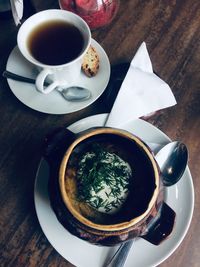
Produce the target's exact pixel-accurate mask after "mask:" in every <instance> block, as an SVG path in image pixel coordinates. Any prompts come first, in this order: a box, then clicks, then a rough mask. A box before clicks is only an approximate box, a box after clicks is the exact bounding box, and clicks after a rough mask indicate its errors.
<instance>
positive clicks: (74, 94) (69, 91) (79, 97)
mask: <svg viewBox="0 0 200 267" xmlns="http://www.w3.org/2000/svg"><path fill="white" fill-rule="evenodd" d="M3 77H5V78H9V79H12V80H15V81H20V82H26V83H31V84H35V79H31V78H27V77H23V76H21V75H18V74H15V73H13V72H10V71H7V70H6V71H4V72H3ZM45 85H49V83H47V82H45ZM56 90H57V91H58V92H59V93H61V95H62V96H63V97H64V98H65V99H66V100H68V101H83V100H87V99H89V98H90V97H91V92H90V91H89V90H88V89H86V88H83V87H79V86H71V87H67V88H64V87H57V88H56Z"/></svg>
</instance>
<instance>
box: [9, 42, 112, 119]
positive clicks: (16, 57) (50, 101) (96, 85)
mask: <svg viewBox="0 0 200 267" xmlns="http://www.w3.org/2000/svg"><path fill="white" fill-rule="evenodd" d="M91 44H92V46H94V47H95V49H96V50H97V53H98V54H99V57H100V68H99V71H98V73H97V75H96V76H95V77H92V78H89V77H87V76H86V75H84V74H83V73H81V75H80V79H79V80H78V81H77V84H76V85H77V86H80V87H85V88H88V89H89V90H90V91H91V93H92V97H91V98H90V99H88V100H85V101H80V102H69V101H67V100H65V99H64V98H63V97H62V96H61V94H60V93H59V92H57V91H53V92H51V93H49V94H48V95H44V94H42V93H40V92H38V91H37V90H36V87H35V85H34V84H28V83H24V82H19V81H14V80H12V79H7V81H8V84H9V86H10V89H11V91H12V92H13V94H14V95H15V96H16V97H17V98H18V99H19V100H20V101H21V102H22V103H23V104H25V105H26V106H28V107H30V108H32V109H34V110H37V111H40V112H43V113H48V114H67V113H71V112H75V111H78V110H81V109H83V108H85V107H87V106H89V105H90V104H92V103H93V102H94V101H95V100H97V98H99V97H100V96H101V94H102V93H103V92H104V90H105V88H106V86H107V84H108V81H109V78H110V62H109V59H108V57H107V55H106V53H105V51H104V50H103V48H102V47H101V46H100V45H99V44H98V43H97V42H96V41H95V40H94V39H92V43H91ZM6 69H7V70H8V71H11V72H14V73H16V74H19V75H22V76H25V77H29V78H35V77H36V76H37V73H38V71H37V69H36V67H35V66H34V65H33V64H31V63H30V62H28V61H27V60H26V59H25V58H24V57H23V56H22V54H21V53H20V51H19V49H18V47H17V46H16V47H15V48H14V49H13V50H12V52H11V54H10V56H9V58H8V62H7V66H6Z"/></svg>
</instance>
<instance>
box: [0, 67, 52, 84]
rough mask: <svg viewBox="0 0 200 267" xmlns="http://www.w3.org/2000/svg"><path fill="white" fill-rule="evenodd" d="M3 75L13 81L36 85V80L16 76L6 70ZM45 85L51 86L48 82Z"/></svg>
mask: <svg viewBox="0 0 200 267" xmlns="http://www.w3.org/2000/svg"><path fill="white" fill-rule="evenodd" d="M2 75H3V77H5V78H8V79H12V80H15V81H19V82H26V83H31V84H35V79H31V78H27V77H24V76H21V75H18V74H15V73H13V72H10V71H8V70H5V71H4V72H3V74H2ZM45 85H49V84H48V83H47V82H45Z"/></svg>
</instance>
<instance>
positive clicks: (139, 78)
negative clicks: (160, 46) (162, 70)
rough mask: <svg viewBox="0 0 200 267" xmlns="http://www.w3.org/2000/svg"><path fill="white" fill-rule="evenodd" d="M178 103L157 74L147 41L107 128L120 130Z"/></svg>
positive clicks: (128, 73)
mask: <svg viewBox="0 0 200 267" xmlns="http://www.w3.org/2000/svg"><path fill="white" fill-rule="evenodd" d="M175 104H176V100H175V97H174V95H173V93H172V91H171V89H170V87H169V86H168V84H167V83H166V82H164V81H163V80H162V79H160V78H159V77H158V76H157V75H156V74H155V73H153V68H152V64H151V60H150V57H149V54H148V51H147V48H146V44H145V43H144V42H143V43H142V44H141V46H140V47H139V49H138V51H137V52H136V54H135V56H134V58H133V59H132V61H131V64H130V68H129V70H128V72H127V74H126V77H125V79H124V81H123V83H122V86H121V88H120V90H119V93H118V95H117V97H116V100H115V102H114V104H113V107H112V110H111V112H110V114H109V116H108V119H107V121H106V126H109V127H118V128H120V126H121V125H123V124H125V123H128V122H129V121H132V120H134V119H137V118H140V117H141V116H145V115H147V114H150V113H152V112H155V111H157V110H160V109H163V108H167V107H170V106H173V105H175Z"/></svg>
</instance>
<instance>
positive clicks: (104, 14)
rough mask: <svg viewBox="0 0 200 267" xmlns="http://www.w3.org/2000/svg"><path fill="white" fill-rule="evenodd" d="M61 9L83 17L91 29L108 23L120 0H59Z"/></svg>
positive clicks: (113, 15) (114, 13)
mask: <svg viewBox="0 0 200 267" xmlns="http://www.w3.org/2000/svg"><path fill="white" fill-rule="evenodd" d="M59 5H60V8H61V9H65V10H68V11H71V12H74V13H75V14H77V15H79V16H80V17H82V18H83V19H84V20H85V21H86V22H87V23H88V25H89V27H90V29H97V28H100V27H103V26H106V25H108V24H109V23H110V22H111V21H112V20H113V18H114V17H115V15H116V13H117V10H118V7H119V0H59Z"/></svg>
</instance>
